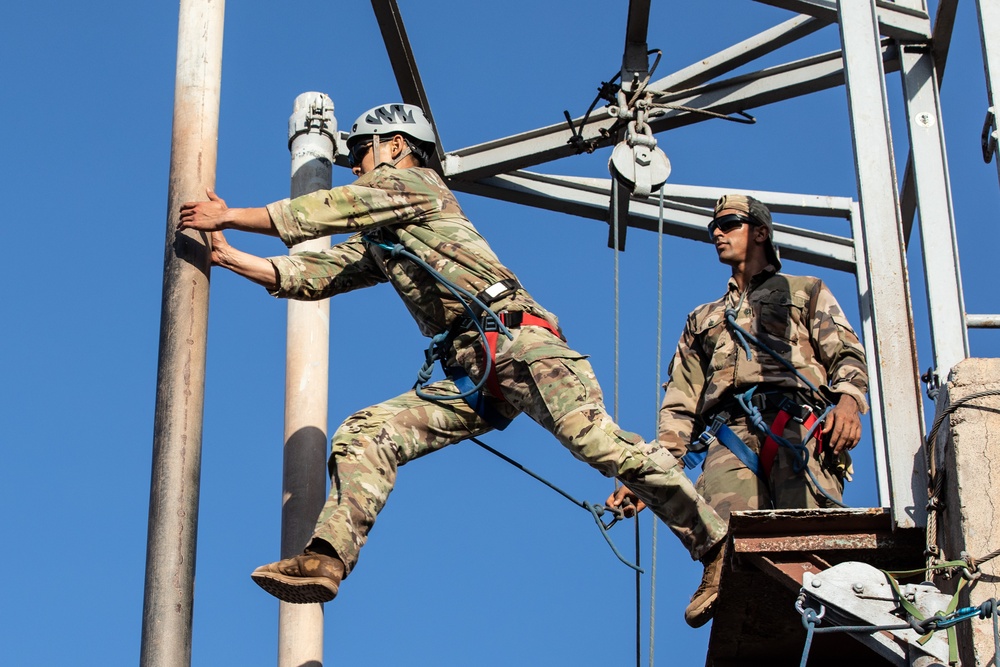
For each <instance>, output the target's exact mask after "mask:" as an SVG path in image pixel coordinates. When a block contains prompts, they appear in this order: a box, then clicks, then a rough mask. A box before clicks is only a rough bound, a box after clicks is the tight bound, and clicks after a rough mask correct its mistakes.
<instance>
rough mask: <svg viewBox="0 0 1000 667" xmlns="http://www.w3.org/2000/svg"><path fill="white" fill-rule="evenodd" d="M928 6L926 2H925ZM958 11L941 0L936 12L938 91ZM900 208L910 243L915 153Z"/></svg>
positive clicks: (953, 4) (934, 40) (908, 161)
mask: <svg viewBox="0 0 1000 667" xmlns="http://www.w3.org/2000/svg"><path fill="white" fill-rule="evenodd" d="M924 6H926V3H925V4H924ZM956 11H958V0H940V2H938V8H937V12H936V13H935V14H934V34H933V35H932V36H931V42H930V48H931V52H932V53H933V56H934V69H935V71H936V73H937V81H938V92H940V90H941V87H942V85H944V68H945V64H946V63H947V61H948V50H949V49H950V48H951V33H952V30H953V28H954V27H955V12H956ZM899 208H900V211H901V212H902V214H903V237H904V238H905V239H906V244H907V246H909V244H910V232H911V231H912V230H913V218H914V216H915V215H916V213H917V193H916V183H914V181H913V155H912V154H910V155H908V156H907V158H906V169H905V171H904V172H903V185H902V187H901V188H900V191H899Z"/></svg>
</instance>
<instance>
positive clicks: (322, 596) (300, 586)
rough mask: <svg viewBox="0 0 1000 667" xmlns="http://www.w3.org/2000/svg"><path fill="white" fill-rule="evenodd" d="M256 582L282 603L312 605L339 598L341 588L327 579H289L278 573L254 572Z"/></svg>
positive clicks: (251, 576) (252, 577) (253, 577)
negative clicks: (338, 592)
mask: <svg viewBox="0 0 1000 667" xmlns="http://www.w3.org/2000/svg"><path fill="white" fill-rule="evenodd" d="M250 578H251V579H253V580H254V582H255V583H256V584H257V585H258V586H260V587H261V588H263V589H264V590H265V591H267V592H268V593H270V594H271V595H273V596H274V597H276V598H278V599H279V600H281V601H282V602H290V603H292V604H312V603H323V602H329V601H330V600H332V599H333V598H335V597H337V591H338V590H339V587H338V586H336V585H334V584H332V583H330V580H329V579H327V578H325V577H289V576H286V575H283V574H277V573H276V572H254V573H253V574H251V575H250Z"/></svg>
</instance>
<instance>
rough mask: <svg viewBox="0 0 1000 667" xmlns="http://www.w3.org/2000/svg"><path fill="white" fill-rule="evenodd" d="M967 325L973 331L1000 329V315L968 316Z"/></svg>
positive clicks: (966, 318) (966, 317)
mask: <svg viewBox="0 0 1000 667" xmlns="http://www.w3.org/2000/svg"><path fill="white" fill-rule="evenodd" d="M965 323H966V325H967V326H969V327H971V328H973V329H1000V315H966V316H965Z"/></svg>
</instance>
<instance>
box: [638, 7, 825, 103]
mask: <svg viewBox="0 0 1000 667" xmlns="http://www.w3.org/2000/svg"><path fill="white" fill-rule="evenodd" d="M827 25H829V24H828V23H827V22H826V21H821V20H819V19H817V18H813V17H812V16H804V15H803V16H796V17H795V18H792V19H789V20H787V21H785V22H784V23H780V24H778V25H776V26H775V27H773V28H769V29H768V30H765V31H764V32H761V33H759V34H757V35H754V36H753V37H750V38H749V39H745V40H743V41H742V42H739V43H737V44H734V45H733V46H731V47H729V48H728V49H723V50H722V51H719V52H718V53H716V54H713V55H711V56H709V57H707V58H702V59H701V60H699V61H698V62H696V63H693V64H691V65H688V66H687V67H685V68H684V69H680V70H677V71H676V72H674V73H673V74H670V75H668V76H666V77H664V78H662V79H660V80H659V81H657V82H656V83H653V84H650V86H649V87H650V88H651V89H652V90H661V91H677V90H683V89H685V88H691V87H693V86H697V85H700V84H702V83H705V82H707V81H711V80H712V79H714V78H715V77H717V76H721V75H722V74H725V73H727V72H731V71H733V70H734V69H736V68H737V67H742V66H743V65H746V64H747V63H749V62H753V61H754V60H756V59H757V58H760V57H761V56H765V55H767V54H768V53H772V52H773V51H777V50H778V49H780V48H781V47H783V46H787V45H788V44H791V43H792V42H795V41H797V40H799V39H801V38H803V37H805V36H806V35H811V34H813V33H814V32H816V31H817V30H819V29H820V28H825V27H826V26H827Z"/></svg>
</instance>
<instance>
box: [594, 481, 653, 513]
mask: <svg viewBox="0 0 1000 667" xmlns="http://www.w3.org/2000/svg"><path fill="white" fill-rule="evenodd" d="M604 504H605V505H607V506H608V507H621V508H622V513H623V514H624V515H625V516H626V517H628V518H632V517H634V516H635V515H636V514H638V513H639V512H641V511H642V510H644V509H646V503H644V502H642V501H641V500H639V496H637V495H635V492H634V491H632V489H630V488H628V487H627V486H619V487H618V489H617V490H616V491H615V492H614V493H612V494H611V495H610V496H608V499H607V500H605V501H604Z"/></svg>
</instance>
